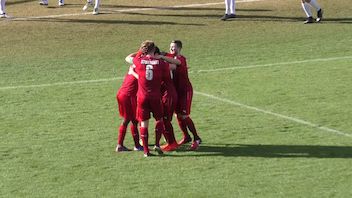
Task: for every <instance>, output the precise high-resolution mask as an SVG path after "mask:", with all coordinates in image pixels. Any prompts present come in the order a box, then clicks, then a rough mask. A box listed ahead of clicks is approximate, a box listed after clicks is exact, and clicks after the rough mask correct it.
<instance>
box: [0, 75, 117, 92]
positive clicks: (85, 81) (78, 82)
mask: <svg viewBox="0 0 352 198" xmlns="http://www.w3.org/2000/svg"><path fill="white" fill-rule="evenodd" d="M120 79H123V77H116V78H104V79H97V80H79V81H71V82H57V83H47V84H39V85H19V86H8V87H0V90H6V89H20V88H39V87H51V86H60V85H74V84H87V83H99V82H110V81H113V80H120Z"/></svg>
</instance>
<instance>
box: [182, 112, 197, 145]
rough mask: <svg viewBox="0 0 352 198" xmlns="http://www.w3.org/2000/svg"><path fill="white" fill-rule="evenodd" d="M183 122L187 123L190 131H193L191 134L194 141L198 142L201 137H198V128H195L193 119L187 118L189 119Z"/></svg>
mask: <svg viewBox="0 0 352 198" xmlns="http://www.w3.org/2000/svg"><path fill="white" fill-rule="evenodd" d="M183 121H184V122H185V123H186V125H187V127H188V129H189V131H191V133H192V134H193V137H194V139H195V140H196V139H199V136H198V133H197V130H196V127H195V126H194V123H193V121H192V119H191V118H190V117H187V118H186V119H184V120H183Z"/></svg>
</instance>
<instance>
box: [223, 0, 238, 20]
mask: <svg viewBox="0 0 352 198" xmlns="http://www.w3.org/2000/svg"><path fill="white" fill-rule="evenodd" d="M235 6H236V5H235V0H225V7H226V8H225V15H224V16H223V17H221V18H220V19H221V20H223V21H226V20H227V19H230V18H236V14H235V10H236V9H235Z"/></svg>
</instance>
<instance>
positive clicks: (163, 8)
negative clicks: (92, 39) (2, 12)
mask: <svg viewBox="0 0 352 198" xmlns="http://www.w3.org/2000/svg"><path fill="white" fill-rule="evenodd" d="M257 1H264V0H238V1H236V3H250V2H257ZM221 4H224V2H213V3H196V4H186V5H175V6H164V7H150V8H129V9H116V10H115V9H106V8H105V9H101V11H103V12H104V11H110V12H121V13H123V12H136V11H140V12H141V11H149V10H169V9H177V8H191V7H206V6H212V5H221ZM82 6H83V4H82ZM224 11H225V8H224ZM109 14H112V13H109ZM82 15H92V13H91V12H80V13H71V14H56V15H46V16H31V17H18V18H16V17H14V18H10V19H8V20H12V21H26V20H31V19H50V18H60V17H69V16H82ZM3 21H5V20H3Z"/></svg>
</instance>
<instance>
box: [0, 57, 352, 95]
mask: <svg viewBox="0 0 352 198" xmlns="http://www.w3.org/2000/svg"><path fill="white" fill-rule="evenodd" d="M351 58H352V56H343V57H330V58H317V59H310V60H301V61H292V62H282V63H271V64H264V65H249V66H242V67H229V69H250V68H255V67H270V66H279V65H289V64H298V63H308V62H319V61H333V60H341V59H351ZM220 69H221V68H219V69H214V70H198V71H195V72H216V71H221V70H220ZM189 73H193V71H189ZM119 79H123V77H115V78H105V79H96V80H81V81H71V82H57V83H48V84H38V85H18V86H7V87H0V90H8V89H20V88H35V87H50V86H57V85H72V84H84V83H97V82H106V81H113V80H119Z"/></svg>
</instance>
